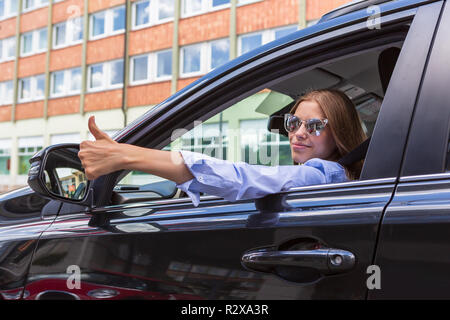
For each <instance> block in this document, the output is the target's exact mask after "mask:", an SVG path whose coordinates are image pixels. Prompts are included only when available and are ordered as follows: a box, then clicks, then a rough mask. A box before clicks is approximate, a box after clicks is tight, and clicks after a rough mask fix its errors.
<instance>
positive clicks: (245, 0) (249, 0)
mask: <svg viewBox="0 0 450 320" xmlns="http://www.w3.org/2000/svg"><path fill="white" fill-rule="evenodd" d="M262 1H264V0H238V3H237V6H238V7H240V6H245V5H247V4H252V3H256V2H262Z"/></svg>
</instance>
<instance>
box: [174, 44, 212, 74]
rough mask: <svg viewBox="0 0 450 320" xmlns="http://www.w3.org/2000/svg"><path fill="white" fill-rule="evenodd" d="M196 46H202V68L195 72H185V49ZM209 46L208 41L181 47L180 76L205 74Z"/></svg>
mask: <svg viewBox="0 0 450 320" xmlns="http://www.w3.org/2000/svg"><path fill="white" fill-rule="evenodd" d="M194 46H200V70H199V71H193V72H184V49H186V48H189V47H194ZM207 51H208V47H207V43H206V42H201V43H195V44H190V45H187V46H183V47H181V48H180V78H191V77H196V76H200V75H202V74H205V71H206V69H207V66H208V59H207V56H208V52H207Z"/></svg>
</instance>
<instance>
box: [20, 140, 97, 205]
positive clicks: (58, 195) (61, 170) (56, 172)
mask: <svg viewBox="0 0 450 320" xmlns="http://www.w3.org/2000/svg"><path fill="white" fill-rule="evenodd" d="M79 150H80V146H79V145H78V144H59V145H54V146H50V147H47V148H45V149H43V150H41V151H40V152H38V153H37V154H35V155H34V156H33V157H32V158H31V159H30V164H31V167H30V170H29V171H28V184H29V186H30V187H31V189H33V190H34V191H35V192H36V193H38V194H40V195H42V196H44V197H46V198H50V199H54V200H60V201H64V202H70V203H74V204H78V205H84V206H89V207H92V203H93V201H92V200H93V198H92V190H91V189H90V181H88V180H87V178H86V175H85V173H84V169H83V166H82V165H81V160H80V159H79V158H78V151H79Z"/></svg>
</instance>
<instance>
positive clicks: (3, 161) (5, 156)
mask: <svg viewBox="0 0 450 320" xmlns="http://www.w3.org/2000/svg"><path fill="white" fill-rule="evenodd" d="M10 170H11V139H0V175H6V174H9V172H10Z"/></svg>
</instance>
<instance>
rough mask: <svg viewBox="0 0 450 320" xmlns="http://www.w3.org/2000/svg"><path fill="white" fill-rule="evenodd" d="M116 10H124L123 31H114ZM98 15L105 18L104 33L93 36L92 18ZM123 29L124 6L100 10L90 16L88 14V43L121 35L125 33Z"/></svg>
mask: <svg viewBox="0 0 450 320" xmlns="http://www.w3.org/2000/svg"><path fill="white" fill-rule="evenodd" d="M117 9H124V10H125V16H124V19H125V21H124V22H125V23H124V25H125V27H124V28H123V29H119V30H114V10H117ZM99 14H104V15H105V17H104V19H105V21H104V33H102V34H100V35H96V36H95V35H94V17H95V16H96V15H99ZM125 29H126V7H125V5H118V6H115V7H111V8H108V9H106V10H101V11H97V12H93V13H91V14H89V40H90V41H95V40H99V39H103V38H107V37H112V36H115V35H118V34H123V33H125Z"/></svg>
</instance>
